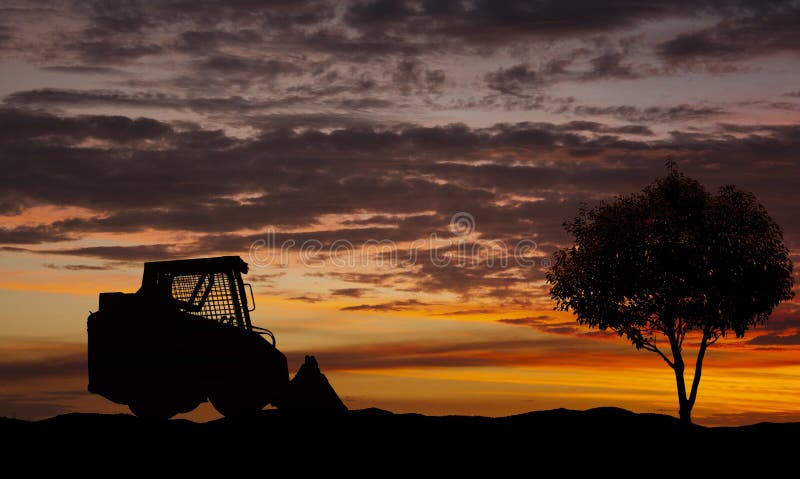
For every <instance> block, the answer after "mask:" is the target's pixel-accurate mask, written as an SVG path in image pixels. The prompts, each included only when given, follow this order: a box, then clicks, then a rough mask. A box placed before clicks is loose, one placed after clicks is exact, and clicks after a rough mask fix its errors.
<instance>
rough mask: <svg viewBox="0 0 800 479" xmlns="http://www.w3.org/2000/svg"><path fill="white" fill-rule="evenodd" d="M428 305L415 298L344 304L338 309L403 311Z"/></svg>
mask: <svg viewBox="0 0 800 479" xmlns="http://www.w3.org/2000/svg"><path fill="white" fill-rule="evenodd" d="M429 305H430V304H429V303H424V302H422V301H419V300H417V299H405V300H397V301H390V302H388V303H379V304H359V305H355V306H345V307H343V308H340V311H405V310H407V309H416V308H421V307H424V306H429Z"/></svg>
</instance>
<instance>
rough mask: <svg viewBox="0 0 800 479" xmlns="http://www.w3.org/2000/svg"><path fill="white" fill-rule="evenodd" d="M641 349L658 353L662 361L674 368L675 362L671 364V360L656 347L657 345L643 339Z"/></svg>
mask: <svg viewBox="0 0 800 479" xmlns="http://www.w3.org/2000/svg"><path fill="white" fill-rule="evenodd" d="M642 349H645V350H647V351H652V352H654V353H658V355H659V356H661V359H663V360H664V361H666V362H667V364H669V367H671V368H673V369H674V368H675V364H673V362H672V361H670V360H669V358H668V357H667V356H666V355H665V354H664V353H662V352H661V350H660V349H658V346H656V345H655V344H653V343H651V342H650V341H644V342H643V343H642Z"/></svg>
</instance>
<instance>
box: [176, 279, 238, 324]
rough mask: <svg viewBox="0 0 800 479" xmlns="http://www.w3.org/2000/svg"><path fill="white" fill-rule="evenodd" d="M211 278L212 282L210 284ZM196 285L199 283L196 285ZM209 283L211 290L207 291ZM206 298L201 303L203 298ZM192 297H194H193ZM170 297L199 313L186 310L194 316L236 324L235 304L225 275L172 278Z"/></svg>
mask: <svg viewBox="0 0 800 479" xmlns="http://www.w3.org/2000/svg"><path fill="white" fill-rule="evenodd" d="M212 278H213V282H212ZM198 283H200V284H199V285H198ZM209 283H212V284H211V288H210V289H209ZM206 291H208V296H207V297H206V299H205V301H203V296H204V295H205V293H206ZM193 296H194V297H193ZM172 297H173V298H175V299H177V300H179V301H183V302H185V303H189V304H191V305H192V306H194V307H195V308H192V309H196V307H198V306H200V309H199V311H192V310H189V309H186V310H185V311H186V312H187V313H189V314H193V315H195V316H203V317H206V318H209V319H215V320H217V321H220V322H224V323H230V324H234V325H236V324H237V320H236V304H235V303H234V300H233V297H232V295H231V284H230V281H229V280H228V275H226V274H225V273H214V274H187V275H176V276H173V278H172Z"/></svg>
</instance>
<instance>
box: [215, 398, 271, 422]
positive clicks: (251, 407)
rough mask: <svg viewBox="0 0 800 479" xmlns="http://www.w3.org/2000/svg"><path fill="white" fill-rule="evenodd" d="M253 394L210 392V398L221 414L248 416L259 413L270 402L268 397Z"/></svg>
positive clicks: (235, 416) (236, 416) (226, 415)
mask: <svg viewBox="0 0 800 479" xmlns="http://www.w3.org/2000/svg"><path fill="white" fill-rule="evenodd" d="M258 396H259V395H258V394H256V395H253V394H235V393H231V392H225V393H217V394H210V395H209V396H208V400H209V401H211V405H212V406H214V409H216V410H217V411H218V412H219V413H220V414H222V415H223V416H225V417H233V418H238V417H246V416H252V415H254V414H257V413H258V412H259V411H261V410H262V409H264V406H266V405H267V404H269V400H268V399H263V398H262V397H258Z"/></svg>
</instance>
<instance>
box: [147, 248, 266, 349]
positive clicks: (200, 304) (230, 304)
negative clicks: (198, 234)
mask: <svg viewBox="0 0 800 479" xmlns="http://www.w3.org/2000/svg"><path fill="white" fill-rule="evenodd" d="M246 273H247V263H245V262H244V261H243V260H242V259H241V258H240V257H238V256H220V257H217V258H202V259H184V260H175V261H153V262H149V263H145V264H144V275H143V277H142V287H141V288H140V289H139V291H138V292H137V294H140V295H144V296H147V297H150V298H154V299H158V300H160V301H167V302H169V303H170V304H171V305H173V306H174V307H177V308H178V309H180V310H181V311H183V312H185V313H188V314H191V315H194V316H198V317H203V318H206V319H210V320H214V321H218V322H220V323H224V324H229V325H231V326H235V327H237V328H241V329H245V330H248V331H254V330H258V332H262V331H263V330H261V328H257V327H254V326H253V325H252V323H251V322H250V312H252V311H254V310H255V299H254V298H253V289H252V287H251V286H250V284H248V283H245V282H244V281H242V274H246ZM245 288H247V289H245ZM248 290H249V292H250V297H249V298H248V295H247V291H248ZM269 336H272V335H271V334H269ZM273 342H274V339H273Z"/></svg>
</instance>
